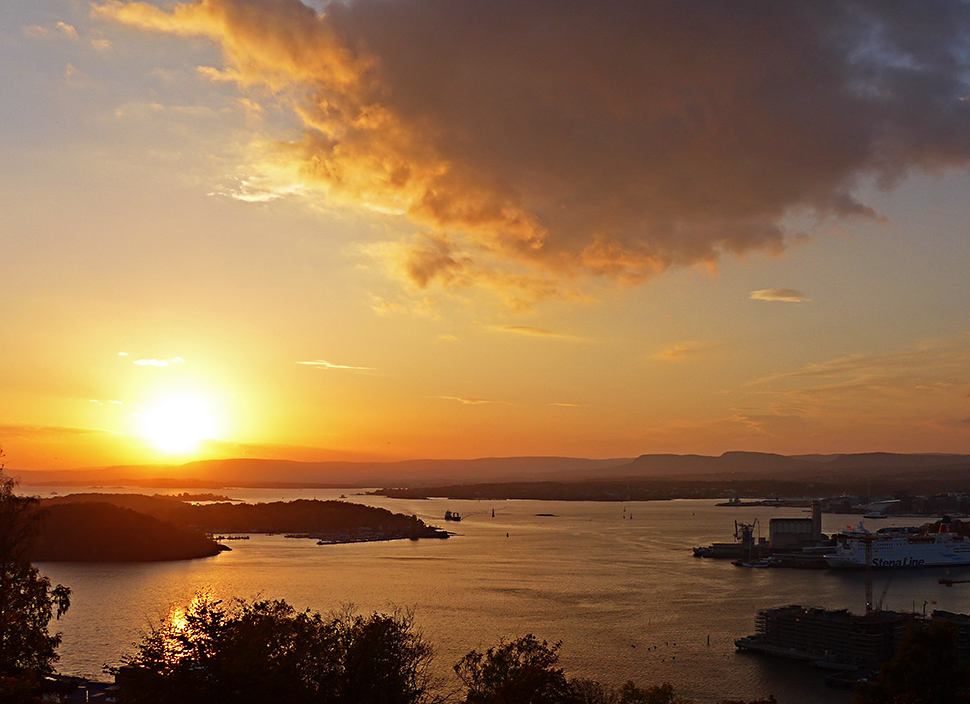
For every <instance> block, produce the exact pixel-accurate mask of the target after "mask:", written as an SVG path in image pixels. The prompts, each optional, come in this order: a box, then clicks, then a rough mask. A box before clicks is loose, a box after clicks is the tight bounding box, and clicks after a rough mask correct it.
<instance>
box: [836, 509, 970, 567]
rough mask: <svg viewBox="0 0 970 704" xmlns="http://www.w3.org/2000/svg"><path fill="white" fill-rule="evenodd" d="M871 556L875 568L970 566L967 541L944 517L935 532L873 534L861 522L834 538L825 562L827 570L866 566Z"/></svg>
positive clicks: (908, 530) (889, 530)
mask: <svg viewBox="0 0 970 704" xmlns="http://www.w3.org/2000/svg"><path fill="white" fill-rule="evenodd" d="M867 553H868V554H867ZM870 555H871V560H872V563H871V564H872V566H873V567H874V568H892V567H897V568H898V567H940V566H951V565H970V538H967V537H966V536H962V535H957V534H956V533H955V532H954V530H953V522H952V521H951V520H950V519H949V518H948V517H946V516H944V518H943V520H942V521H941V522H940V529H939V531H938V532H936V533H926V532H922V531H919V530H917V529H912V528H883V529H881V530H879V531H877V532H875V533H873V532H871V531H869V530H867V529H866V528H865V527H864V526H863V525H862V524H861V523H860V524H859V527H858V528H849V529H847V530H844V531H842V532H841V533H839V534H838V536H836V547H835V552H832V553H828V554H826V555H825V561H826V562H827V563H828V564H829V566H830V567H866V564H867V562H868V560H869V559H870V557H869V556H870Z"/></svg>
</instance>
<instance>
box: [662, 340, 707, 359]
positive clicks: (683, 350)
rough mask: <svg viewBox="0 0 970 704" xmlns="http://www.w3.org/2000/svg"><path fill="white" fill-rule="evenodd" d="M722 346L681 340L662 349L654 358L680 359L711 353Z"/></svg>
mask: <svg viewBox="0 0 970 704" xmlns="http://www.w3.org/2000/svg"><path fill="white" fill-rule="evenodd" d="M719 348H720V345H718V344H715V343H713V342H680V343H678V344H676V345H673V346H671V347H668V348H667V349H665V350H661V351H660V352H657V353H656V354H655V355H653V359H659V360H664V361H680V360H684V359H688V358H690V357H698V356H700V355H704V354H709V353H711V352H714V351H716V350H718V349H719Z"/></svg>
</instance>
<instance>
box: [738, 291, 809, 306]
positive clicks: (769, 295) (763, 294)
mask: <svg viewBox="0 0 970 704" xmlns="http://www.w3.org/2000/svg"><path fill="white" fill-rule="evenodd" d="M751 300H753V301H784V302H786V303H804V302H805V301H807V300H808V298H807V297H806V296H805V294H804V293H802V292H801V291H796V290H795V289H793V288H766V289H762V290H760V291H752V292H751Z"/></svg>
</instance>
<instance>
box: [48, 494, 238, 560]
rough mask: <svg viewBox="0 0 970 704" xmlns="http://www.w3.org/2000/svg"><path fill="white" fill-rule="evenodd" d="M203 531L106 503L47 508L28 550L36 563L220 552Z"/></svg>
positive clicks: (180, 556)
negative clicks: (35, 537)
mask: <svg viewBox="0 0 970 704" xmlns="http://www.w3.org/2000/svg"><path fill="white" fill-rule="evenodd" d="M223 549H224V548H222V547H221V546H220V545H219V544H218V543H216V542H215V541H214V540H212V539H211V538H209V537H208V536H206V535H205V534H204V533H203V532H202V531H199V530H195V529H192V528H186V527H183V526H177V525H174V524H172V523H169V522H168V521H162V520H159V519H158V518H155V517H153V516H148V515H145V514H143V513H138V512H136V511H133V510H131V509H127V508H122V507H120V506H113V505H111V504H108V503H96V502H85V503H74V504H61V505H56V506H49V507H47V509H46V510H45V511H44V514H43V516H42V518H41V522H40V532H39V534H38V536H37V539H36V541H35V542H34V544H33V546H32V547H31V550H30V558H31V560H32V561H34V562H45V561H56V560H67V561H76V562H153V561H163V560H186V559H191V558H196V557H209V556H212V555H216V554H218V553H219V552H220V551H221V550H223Z"/></svg>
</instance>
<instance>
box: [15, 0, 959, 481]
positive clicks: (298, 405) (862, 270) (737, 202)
mask: <svg viewBox="0 0 970 704" xmlns="http://www.w3.org/2000/svg"><path fill="white" fill-rule="evenodd" d="M968 37H970V5H968V4H967V3H964V2H957V1H951V2H942V1H937V0H923V1H921V2H893V1H890V0H873V1H872V2H851V1H846V2H838V3H834V2H833V3H799V2H768V1H764V2H744V1H739V2H730V3H727V2H706V1H703V0H699V1H697V2H632V1H628V2H578V1H573V0H537V1H535V2H531V1H530V2H522V0H490V1H489V2H482V1H481V0H344V1H343V2H332V3H328V2H326V1H325V0H314V1H313V2H310V1H309V0H307V2H305V3H300V2H298V0H202V1H201V2H194V1H190V2H183V3H173V2H153V3H139V2H117V1H115V0H95V2H86V1H85V2H80V1H75V0H4V2H3V3H2V6H0V164H2V169H0V242H2V249H0V252H2V264H3V275H2V277H0V323H2V326H3V335H2V344H0V445H2V447H3V449H4V452H5V454H6V463H7V466H8V468H11V469H17V468H19V469H52V468H74V467H90V466H101V465H114V464H130V463H159V462H182V461H188V460H191V459H197V458H201V457H265V458H288V459H299V460H326V459H388V460H392V459H405V458H471V457H486V456H512V455H562V456H582V457H597V458H604V457H635V456H637V455H640V454H644V453H656V452H675V453H700V454H720V453H722V452H724V451H728V450H756V451H766V452H780V453H784V454H796V453H832V452H863V451H875V450H880V451H892V452H963V453H968V452H970V286H968V283H967V282H968V278H970V276H968V272H970V237H968V234H970V173H968V170H967V166H968V165H970V40H968Z"/></svg>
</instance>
